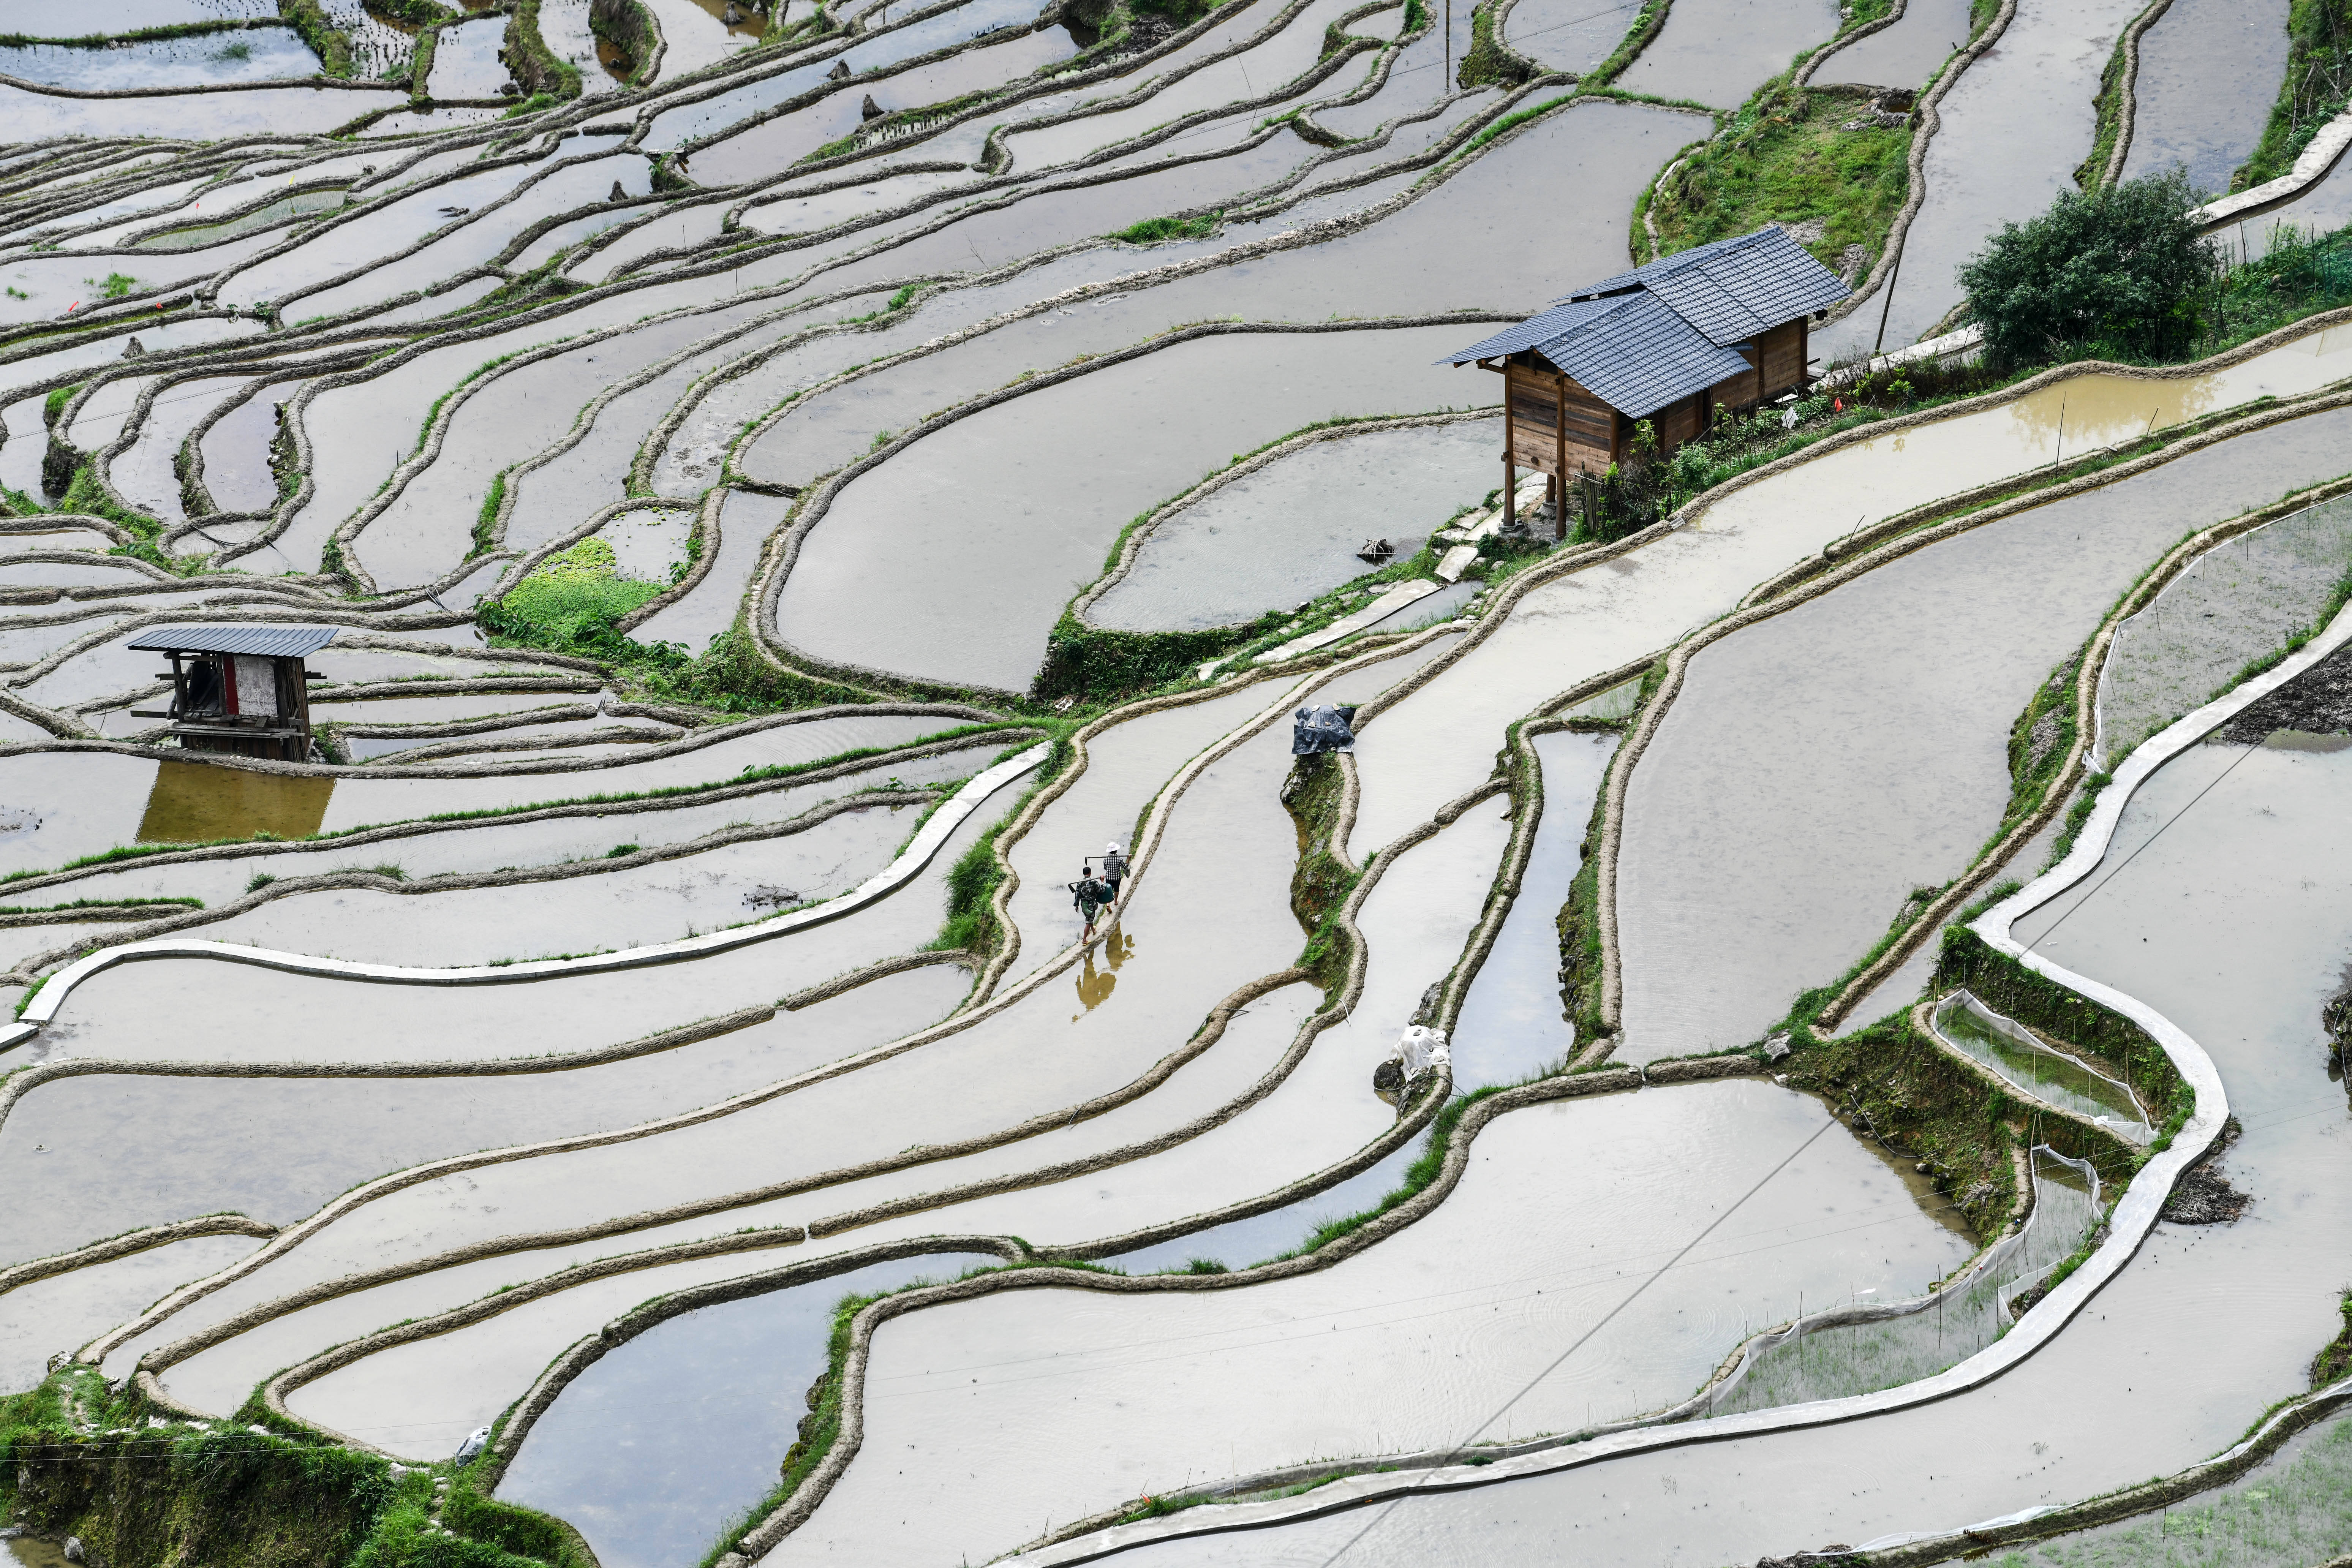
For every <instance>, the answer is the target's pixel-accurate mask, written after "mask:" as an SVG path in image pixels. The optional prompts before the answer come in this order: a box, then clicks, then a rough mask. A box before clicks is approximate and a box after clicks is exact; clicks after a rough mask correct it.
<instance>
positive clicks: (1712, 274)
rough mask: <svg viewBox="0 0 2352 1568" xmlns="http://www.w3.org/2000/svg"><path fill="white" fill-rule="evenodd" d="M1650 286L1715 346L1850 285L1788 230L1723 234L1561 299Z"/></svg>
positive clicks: (1819, 303) (1805, 311) (1814, 306)
mask: <svg viewBox="0 0 2352 1568" xmlns="http://www.w3.org/2000/svg"><path fill="white" fill-rule="evenodd" d="M1626 289H1646V290H1647V291H1649V292H1650V293H1653V294H1655V295H1657V296H1658V298H1660V299H1661V300H1664V301H1665V302H1666V303H1667V304H1669V305H1671V306H1673V307H1674V310H1675V314H1676V315H1678V316H1680V317H1682V318H1683V320H1685V321H1688V322H1689V323H1690V324H1691V325H1692V326H1694V327H1696V328H1697V329H1698V330H1699V331H1702V332H1704V333H1706V338H1707V341H1708V342H1712V343H1715V344H1717V345H1718V346H1720V345H1723V344H1727V343H1737V342H1747V341H1748V339H1749V338H1752V337H1754V336H1755V335H1756V334H1757V333H1759V332H1764V331H1770V330H1771V329H1772V328H1774V327H1777V326H1779V325H1780V323H1781V322H1783V321H1795V320H1796V319H1797V318H1798V317H1799V316H1803V315H1810V314H1811V312H1813V311H1815V310H1826V309H1827V308H1828V307H1830V306H1832V305H1834V304H1836V303H1837V302H1838V301H1839V300H1843V299H1844V298H1845V297H1846V295H1847V294H1848V293H1849V292H1850V290H1849V289H1847V288H1846V286H1845V284H1844V282H1843V281H1842V280H1841V279H1839V277H1838V275H1837V274H1836V273H1834V272H1832V271H1831V270H1830V269H1829V268H1826V267H1824V266H1822V264H1821V263H1820V262H1818V261H1816V260H1814V259H1813V258H1812V256H1811V253H1809V252H1808V251H1807V250H1806V249H1805V247H1803V246H1801V245H1799V244H1798V243H1797V242H1796V241H1795V240H1794V239H1792V238H1790V236H1789V233H1788V231H1787V230H1786V229H1783V228H1780V227H1779V226H1776V225H1767V226H1765V227H1763V228H1759V229H1758V230H1757V231H1756V232H1755V233H1753V234H1743V235H1738V236H1737V237H1733V238H1730V239H1718V240H1716V241H1715V242H1714V243H1712V244H1709V245H1699V246H1694V247H1691V248H1690V249H1688V250H1682V251H1677V252H1675V254H1674V255H1672V256H1668V257H1662V258H1659V259H1658V260H1656V261H1653V262H1651V263H1650V264H1649V265H1648V266H1646V267H1637V268H1634V269H1633V271H1631V272H1621V273H1619V274H1617V276H1616V277H1614V278H1607V279H1602V280H1601V281H1600V282H1598V283H1595V284H1594V285H1592V286H1591V288H1589V289H1578V290H1577V291H1576V292H1575V293H1573V294H1569V295H1565V296H1563V299H1564V300H1590V299H1593V298H1596V297H1599V296H1601V295H1607V294H1615V293H1620V292H1622V291H1623V290H1626Z"/></svg>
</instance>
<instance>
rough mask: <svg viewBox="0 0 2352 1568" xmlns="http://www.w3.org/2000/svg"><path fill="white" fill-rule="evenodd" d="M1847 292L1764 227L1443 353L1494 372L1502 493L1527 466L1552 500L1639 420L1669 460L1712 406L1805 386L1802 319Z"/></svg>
mask: <svg viewBox="0 0 2352 1568" xmlns="http://www.w3.org/2000/svg"><path fill="white" fill-rule="evenodd" d="M1848 292H1849V290H1848V289H1847V288H1846V286H1845V284H1844V283H1843V282H1842V281H1841V280H1840V279H1838V277H1837V275H1836V274H1835V273H1833V272H1832V271H1831V270H1830V269H1829V268H1826V267H1823V266H1822V264H1821V263H1820V262H1818V261H1816V260H1814V259H1813V258H1812V257H1811V255H1809V254H1808V253H1807V252H1806V250H1805V247H1803V246H1801V245H1799V244H1798V243H1797V242H1796V241H1795V240H1794V239H1791V238H1790V237H1789V236H1788V234H1787V233H1786V232H1785V231H1783V230H1782V229H1781V228H1780V227H1779V226H1766V227H1763V228H1760V229H1758V230H1757V231H1756V232H1755V233H1753V234H1744V235H1741V236H1740V237H1738V238H1737V239H1719V240H1717V241H1716V242H1715V243H1713V244H1711V245H1702V246H1699V247H1696V248H1694V249H1690V250H1685V251H1682V252H1680V253H1679V254H1677V255H1674V256H1669V257H1665V258H1663V259H1661V260H1657V261H1653V262H1651V263H1650V264H1649V265H1648V266H1646V267H1639V268H1634V269H1633V271H1631V272H1621V273H1619V274H1618V275H1617V276H1616V277H1614V278H1607V279H1602V280H1601V281H1600V282H1598V283H1595V284H1593V285H1592V286H1591V288H1589V289H1580V290H1579V291H1577V292H1576V293H1573V294H1570V295H1569V296H1568V297H1567V298H1566V299H1564V300H1560V301H1559V303H1558V304H1556V305H1554V306H1553V307H1552V308H1551V309H1550V310H1546V311H1545V312H1544V313H1543V314H1541V315H1539V316H1535V317H1532V318H1530V319H1529V320H1528V321H1522V322H1520V323H1519V324H1518V325H1517V326H1516V327H1513V328H1511V329H1509V330H1508V331H1502V332H1497V333H1496V334H1495V335H1494V336H1493V337H1491V338H1488V339H1487V340H1486V342H1481V343H1475V344H1473V345H1472V346H1470V347H1469V348H1466V349H1464V350H1463V351H1462V352H1461V353H1455V354H1449V355H1448V356H1446V358H1444V359H1443V360H1441V361H1439V362H1438V363H1441V364H1451V365H1454V366H1456V367H1459V366H1462V365H1465V364H1472V363H1475V364H1477V365H1478V366H1479V367H1480V368H1481V369H1485V370H1491V371H1496V372H1499V373H1500V374H1501V375H1502V377H1503V401H1504V404H1505V405H1506V407H1507V410H1508V416H1507V421H1506V430H1507V434H1506V437H1505V444H1504V451H1503V468H1504V492H1503V493H1504V495H1505V496H1506V497H1508V496H1509V495H1510V494H1511V491H1512V489H1513V487H1514V486H1515V485H1516V484H1517V478H1518V470H1519V469H1520V468H1534V469H1537V470H1538V471H1540V472H1542V473H1545V474H1548V475H1549V476H1550V477H1551V483H1550V485H1549V491H1550V493H1551V495H1552V497H1553V498H1554V500H1560V499H1563V498H1562V481H1563V480H1564V479H1566V478H1567V477H1568V476H1570V475H1574V474H1585V473H1590V474H1600V473H1603V472H1606V471H1607V469H1608V468H1609V467H1610V465H1612V463H1616V462H1618V461H1620V460H1622V458H1624V456H1625V454H1626V452H1627V451H1628V449H1629V448H1630V447H1632V446H1633V439H1634V433H1635V432H1634V427H1635V426H1636V425H1637V424H1638V423H1639V422H1640V421H1642V420H1645V419H1646V420H1648V421H1649V422H1650V426H1651V429H1652V431H1653V432H1654V435H1655V437H1656V439H1657V455H1658V456H1660V457H1664V456H1666V455H1668V454H1670V453H1671V452H1673V451H1674V449H1675V447H1679V446H1681V445H1682V444H1683V443H1684V442H1685V441H1687V440H1689V439H1690V438H1691V437H1694V436H1696V435H1698V434H1700V433H1701V432H1703V431H1705V430H1706V427H1707V426H1708V425H1709V424H1710V423H1711V422H1712V421H1713V419H1714V417H1715V413H1716V410H1717V409H1718V408H1730V409H1733V410H1738V409H1743V408H1748V407H1752V406H1754V405H1756V404H1759V403H1762V402H1765V401H1767V400H1768V399H1770V398H1774V397H1778V396H1779V395H1781V394H1782V393H1785V392H1790V391H1801V390H1802V389H1803V388H1804V387H1805V386H1807V385H1809V384H1811V376H1810V375H1808V374H1807V372H1806V362H1807V349H1808V342H1807V331H1808V323H1809V321H1811V319H1812V318H1814V317H1816V316H1818V315H1820V314H1822V313H1824V312H1826V311H1827V310H1828V309H1829V308H1830V307H1831V306H1832V305H1834V304H1836V303H1837V302H1838V301H1839V300H1843V299H1844V298H1845V297H1846V295H1847V293H1848ZM1563 510H1564V509H1563Z"/></svg>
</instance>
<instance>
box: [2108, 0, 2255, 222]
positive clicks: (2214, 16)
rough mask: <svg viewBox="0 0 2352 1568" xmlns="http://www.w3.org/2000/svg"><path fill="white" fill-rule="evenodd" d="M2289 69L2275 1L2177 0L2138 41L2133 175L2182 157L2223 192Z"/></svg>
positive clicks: (2127, 165) (2204, 182)
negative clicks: (2222, 0)
mask: <svg viewBox="0 0 2352 1568" xmlns="http://www.w3.org/2000/svg"><path fill="white" fill-rule="evenodd" d="M2285 69H2286V26H2285V13H2284V12H2283V11H2281V10H2280V9H2279V8H2278V6H2277V5H2213V4H2211V3H2210V0H2206V3H2205V4H2198V3H2197V0H2177V3H2176V4H2175V5H2168V6H2166V7H2165V11H2164V15H2163V16H2159V17H2158V18H2157V20H2156V24H2155V26H2151V27H2149V28H2148V30H2147V33H2146V34H2145V35H2144V36H2143V37H2141V39H2140V45H2139V79H2138V84H2137V88H2136V89H2135V90H2134V93H2133V101H2134V104H2135V107H2136V109H2137V115H2136V117H2135V119H2134V121H2133V123H2132V144H2131V151H2130V153H2127V154H2126V158H2125V162H2124V173H2125V174H2126V176H2129V175H2133V174H2146V173H2147V172H2148V171H2150V170H2153V169H2162V168H2165V167H2167V166H2168V165H2170V164H2172V163H2179V164H2180V165H2181V166H2182V167H2183V168H2185V169H2187V170H2188V171H2189V183H2190V184H2192V185H2193V186H2195V187H2196V188H2197V189H2198V190H2200V191H2211V192H2216V193H2219V192H2223V191H2227V190H2228V189H2229V188H2230V176H2231V174H2234V173H2235V172H2236V170H2237V168H2238V165H2239V164H2241V163H2244V162H2245V161H2246V159H2247V157H2248V156H2249V155H2251V154H2252V152H2253V150H2254V143H2255V142H2256V141H2257V140H2258V139H2259V138H2260V137H2261V135H2262V132H2263V118H2264V116H2265V115H2267V114H2268V113H2269V110H2270V104H2271V100H2272V98H2273V96H2274V94H2273V88H2272V84H2273V83H2274V82H2276V81H2277V80H2278V79H2279V78H2280V76H2281V75H2282V74H2283V73H2284V71H2285Z"/></svg>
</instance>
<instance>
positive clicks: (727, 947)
mask: <svg viewBox="0 0 2352 1568" xmlns="http://www.w3.org/2000/svg"><path fill="white" fill-rule="evenodd" d="M1046 751H1047V748H1046V747H1045V746H1042V745H1039V746H1032V747H1031V748H1029V750H1027V751H1025V752H1022V753H1021V754H1020V755H1019V756H1016V757H1014V758H1013V759H1012V760H1010V761H1009V762H1003V763H998V764H997V765H996V766H994V767H992V768H990V769H989V770H987V771H986V772H985V773H980V774H979V775H977V776H976V777H974V778H973V779H972V780H971V783H969V784H965V785H964V786H963V788H962V789H961V790H959V791H957V792H956V794H955V796H954V798H953V799H951V800H950V801H949V802H948V803H947V804H946V805H942V806H940V809H939V810H937V811H935V812H933V813H932V814H931V817H930V820H929V821H928V822H926V823H924V824H923V826H922V828H921V830H920V831H919V832H918V833H917V834H916V835H915V837H914V839H913V841H912V842H910V843H909V844H908V846H907V847H906V848H905V849H903V850H901V851H900V852H899V854H898V858H897V859H896V860H894V861H892V862H891V863H890V865H889V866H888V867H887V868H885V869H883V870H881V871H877V873H875V874H874V875H873V876H871V877H869V878H867V879H866V880H865V881H864V882H862V883H860V884H858V886H857V887H856V888H855V889H851V890H850V891H849V892H847V893H845V894H843V895H842V896H841V897H840V898H838V899H835V900H832V901H830V902H828V903H823V904H818V905H815V906H814V907H813V908H810V909H806V910H797V911H795V912H793V913H792V914H788V915H780V916H778V917H777V918H776V919H774V920H772V921H761V923H760V924H758V925H756V926H751V927H744V928H740V929H737V930H733V931H711V932H709V933H708V934H706V935H703V936H696V937H686V938H683V939H681V940H679V941H677V942H658V943H656V944H654V945H652V946H649V947H636V948H626V949H624V950H623V951H621V952H606V953H598V954H595V955H593V956H592V957H587V958H551V959H541V960H537V961H535V962H532V963H512V964H507V965H504V966H495V965H487V964H479V965H470V966H465V967H458V968H424V967H412V966H409V965H406V964H396V963H352V962H350V961H347V960H344V959H336V958H317V957H313V956H311V955H310V954H307V953H299V952H278V951H277V950H276V949H273V948H261V947H239V946H236V945H235V944H233V943H228V942H194V941H163V942H131V943H126V944H124V945H122V946H119V947H109V948H101V949H100V950H99V951H98V952H93V953H90V954H89V955H88V956H86V957H84V958H81V959H79V960H77V961H76V962H75V963H72V964H69V965H68V966H67V967H66V968H64V969H61V970H59V971H58V973H56V974H55V975H53V976H51V977H50V979H49V982H48V984H46V985H44V986H42V987H41V990H40V994H38V995H37V996H35V997H34V998H33V999H32V1001H31V1003H30V1004H29V1005H27V1006H26V1008H25V1010H24V1012H23V1013H22V1014H21V1015H20V1017H21V1018H22V1019H23V1020H24V1021H23V1022H21V1023H19V1024H17V1025H16V1026H15V1027H13V1028H11V1029H7V1030H5V1031H0V1050H5V1048H7V1047H10V1046H13V1045H16V1044H18V1043H20V1042H21V1041H23V1040H26V1039H29V1038H30V1037H32V1036H33V1035H35V1034H37V1033H38V1032H39V1030H40V1029H41V1028H42V1027H43V1026H47V1024H49V1023H50V1022H52V1021H53V1020H54V1019H55V1018H56V1017H57V1016H58V1009H59V1008H61V1007H62V1006H63V1005H65V1000H66V998H67V996H68V995H69V994H71V993H72V991H73V988H74V987H75V986H77V985H79V984H81V983H82V982H83V981H84V980H87V979H89V977H90V976H91V975H93V974H95V973H99V972H100V970H103V969H110V968H112V967H113V966H114V965H116V964H118V963H138V962H140V961H142V960H147V959H158V958H215V959H220V960H223V961H225V962H227V963H250V964H255V965H257V966H258V967H261V968H264V969H278V970H284V971H287V972H288V973H296V974H316V975H327V976H332V977H334V978H338V979H344V980H362V981H373V982H378V983H382V984H392V985H499V984H511V983H514V982H519V981H528V980H543V979H546V978H548V977H550V976H551V975H562V974H602V973H611V972H613V971H615V970H622V969H636V968H642V967H644V966H646V965H648V964H656V963H677V962H678V961H679V960H682V959H692V958H701V957H705V956H708V955H709V954H710V953H714V952H730V951H732V950H733V949H735V948H739V947H746V946H749V945H751V943H753V942H766V941H768V940H770V939H771V938H773V937H778V936H782V935H784V934H786V933H787V932H790V931H799V930H801V929H803V927H806V926H812V925H818V924H821V923H823V922H824V921H830V920H834V919H836V918H838V917H840V916H842V915H845V914H849V913H851V912H853V911H855V910H861V909H864V908H866V906H867V905H869V904H872V903H876V902H878V901H879V900H881V899H883V898H884V897H886V896H887V895H888V894H890V893H893V892H896V891H897V890H898V889H900V888H902V887H904V886H905V885H906V884H907V883H908V882H910V881H912V880H913V879H914V878H915V874H916V873H917V872H919V871H920V870H921V869H922V868H923V867H924V866H925V865H927V864H929V861H930V858H931V857H932V856H934V855H936V854H938V853H939V850H940V846H941V845H942V844H944V843H946V842H947V838H948V836H949V835H950V834H951V833H953V832H954V831H955V830H956V829H957V828H958V827H961V826H963V823H964V819H965V818H967V817H969V816H971V814H972V813H973V812H975V811H977V810H979V809H980V805H981V803H982V801H984V800H986V799H987V798H988V797H989V796H990V795H993V794H995V793H996V791H997V790H998V789H1000V788H1002V787H1003V785H1005V784H1010V783H1011V782H1012V781H1013V780H1014V779H1016V778H1018V777H1020V776H1021V775H1022V774H1023V773H1027V772H1028V771H1029V770H1030V769H1032V768H1034V767H1035V766H1036V765H1037V764H1038V763H1042V762H1044V761H1045V755H1046Z"/></svg>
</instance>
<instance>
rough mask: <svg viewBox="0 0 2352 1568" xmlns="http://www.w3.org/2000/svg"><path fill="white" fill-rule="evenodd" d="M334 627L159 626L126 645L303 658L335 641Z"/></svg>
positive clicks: (149, 649)
mask: <svg viewBox="0 0 2352 1568" xmlns="http://www.w3.org/2000/svg"><path fill="white" fill-rule="evenodd" d="M337 629H338V628H336V627H334V626H158V627H156V628H155V629H154V630H153V631H152V632H148V633H146V634H145V635H144V636H142V637H140V638H139V640H138V641H136V642H131V643H126V644H124V645H123V646H124V647H131V648H138V649H142V650H145V651H147V652H151V653H249V654H261V655H268V657H270V658H301V657H302V656H303V655H305V654H311V653H316V652H318V651H319V650H320V648H322V647H326V646H327V645H328V644H329V643H331V642H332V641H334V640H335V632H336V631H337Z"/></svg>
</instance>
